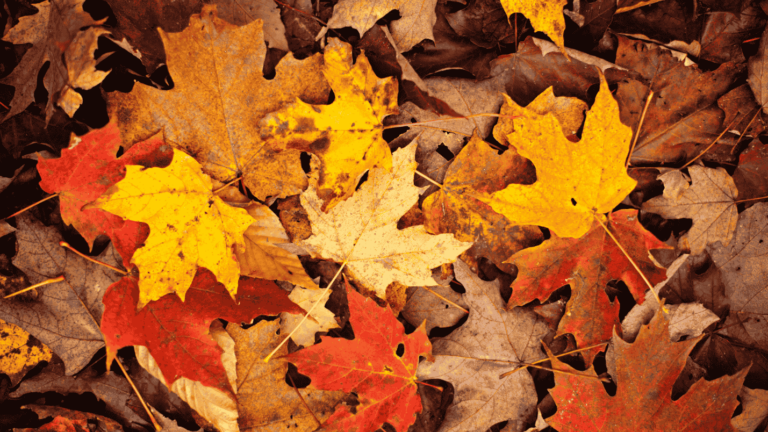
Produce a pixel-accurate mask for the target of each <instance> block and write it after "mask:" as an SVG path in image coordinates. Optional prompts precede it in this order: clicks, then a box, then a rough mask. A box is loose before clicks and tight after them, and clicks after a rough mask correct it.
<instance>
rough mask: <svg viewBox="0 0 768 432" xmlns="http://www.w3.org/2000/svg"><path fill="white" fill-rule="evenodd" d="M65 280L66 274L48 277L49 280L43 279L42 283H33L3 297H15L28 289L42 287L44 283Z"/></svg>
mask: <svg viewBox="0 0 768 432" xmlns="http://www.w3.org/2000/svg"><path fill="white" fill-rule="evenodd" d="M63 280H64V275H61V276H58V277H55V278H53V279H47V280H44V281H42V282H40V283H36V284H34V285H32V286H29V287H26V288H24V289H23V290H21V291H16V292H15V293H13V294H8V295H7V296H5V297H3V298H11V297H13V296H17V295H19V294H21V293H25V292H27V291H31V290H33V289H35V288H40V287H41V286H44V285H49V284H52V283H56V282H62V281H63Z"/></svg>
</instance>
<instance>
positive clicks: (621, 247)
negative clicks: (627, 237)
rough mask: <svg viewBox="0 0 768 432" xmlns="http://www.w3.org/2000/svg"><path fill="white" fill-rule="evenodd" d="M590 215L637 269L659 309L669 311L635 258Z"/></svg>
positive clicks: (609, 231)
mask: <svg viewBox="0 0 768 432" xmlns="http://www.w3.org/2000/svg"><path fill="white" fill-rule="evenodd" d="M592 216H594V218H595V219H596V220H597V222H598V223H599V224H600V226H601V227H603V229H604V230H605V232H607V233H608V235H609V236H611V239H612V240H613V242H614V243H616V246H618V247H619V249H620V250H621V253H623V254H624V256H625V257H627V259H628V260H629V262H630V263H631V264H632V267H634V268H635V270H637V273H638V274H639V275H640V277H641V278H642V279H643V281H644V282H645V284H646V285H648V288H650V290H651V292H652V293H653V296H654V297H656V301H658V302H659V305H661V310H663V311H664V313H669V310H668V309H667V308H666V306H664V303H662V301H661V298H659V294H658V293H656V290H654V289H653V285H651V282H650V281H649V280H648V278H647V277H645V274H643V272H642V271H641V270H640V267H638V266H637V263H635V260H633V259H632V257H631V256H629V254H628V253H627V251H626V250H625V249H624V246H622V245H621V243H619V240H618V239H617V238H616V237H615V236H614V235H613V233H612V232H611V230H609V229H608V227H607V226H605V224H604V223H603V221H601V220H600V218H598V217H597V215H594V214H593V215H592Z"/></svg>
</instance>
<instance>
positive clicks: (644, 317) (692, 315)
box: [621, 294, 720, 342]
mask: <svg viewBox="0 0 768 432" xmlns="http://www.w3.org/2000/svg"><path fill="white" fill-rule="evenodd" d="M646 297H648V294H646ZM665 307H666V308H667V311H668V312H667V315H668V317H669V339H670V340H671V341H672V342H677V341H679V340H680V338H682V337H688V338H691V337H698V336H700V335H701V334H702V333H703V332H704V329H706V328H707V327H709V325H710V324H712V323H716V322H717V321H719V320H720V318H718V317H717V315H715V314H714V312H712V311H711V310H709V309H707V308H705V307H704V306H702V305H701V303H681V304H674V305H667V306H665ZM658 309H659V303H658V302H657V301H656V299H655V298H653V297H652V296H651V299H649V300H648V301H646V302H645V303H643V304H642V305H635V307H633V308H632V310H630V311H629V313H628V314H627V316H626V317H625V318H624V321H622V322H621V336H622V338H623V339H624V340H625V341H627V342H634V341H635V338H636V337H637V334H638V333H640V327H641V326H643V325H646V324H648V323H649V322H651V319H652V318H653V317H654V315H655V314H656V312H657V310H658Z"/></svg>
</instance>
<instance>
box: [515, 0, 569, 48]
mask: <svg viewBox="0 0 768 432" xmlns="http://www.w3.org/2000/svg"><path fill="white" fill-rule="evenodd" d="M566 4H568V1H567V0H556V1H548V0H537V1H529V0H501V5H502V6H503V7H504V11H505V12H506V13H507V15H512V14H515V13H521V14H523V15H525V17H526V18H528V20H529V21H531V26H533V29H534V30H536V31H538V32H542V33H544V34H545V35H547V36H549V38H550V39H552V42H554V43H555V45H557V46H558V47H559V48H560V51H562V52H563V54H565V43H564V42H563V32H564V31H565V18H564V17H563V7H564V6H565V5H566Z"/></svg>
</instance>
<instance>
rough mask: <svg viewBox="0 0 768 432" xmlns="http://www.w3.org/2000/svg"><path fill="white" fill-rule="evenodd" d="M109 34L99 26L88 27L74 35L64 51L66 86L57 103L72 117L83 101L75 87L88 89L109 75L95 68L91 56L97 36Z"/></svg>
mask: <svg viewBox="0 0 768 432" xmlns="http://www.w3.org/2000/svg"><path fill="white" fill-rule="evenodd" d="M104 34H109V31H107V30H105V29H103V28H100V27H91V28H88V29H86V30H84V31H82V32H80V33H78V34H77V36H75V38H74V39H72V43H71V44H70V45H69V47H68V48H67V51H66V52H65V53H64V58H65V59H66V61H67V77H68V78H69V81H68V82H67V87H66V88H65V90H64V93H63V94H62V95H61V96H60V97H59V100H58V102H57V104H58V105H59V106H60V107H61V108H62V109H63V110H64V111H65V112H66V113H67V115H69V116H70V117H72V116H73V115H75V111H77V109H78V108H80V105H81V104H82V103H83V97H82V96H81V95H80V93H78V92H76V91H75V90H74V89H75V88H80V89H83V90H90V89H92V88H94V87H96V86H97V85H99V83H101V82H102V81H104V78H106V77H107V75H109V71H100V70H96V64H97V63H98V60H97V59H95V58H94V57H93V54H94V52H96V49H97V48H98V46H99V44H98V42H99V36H101V35H104Z"/></svg>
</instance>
